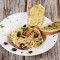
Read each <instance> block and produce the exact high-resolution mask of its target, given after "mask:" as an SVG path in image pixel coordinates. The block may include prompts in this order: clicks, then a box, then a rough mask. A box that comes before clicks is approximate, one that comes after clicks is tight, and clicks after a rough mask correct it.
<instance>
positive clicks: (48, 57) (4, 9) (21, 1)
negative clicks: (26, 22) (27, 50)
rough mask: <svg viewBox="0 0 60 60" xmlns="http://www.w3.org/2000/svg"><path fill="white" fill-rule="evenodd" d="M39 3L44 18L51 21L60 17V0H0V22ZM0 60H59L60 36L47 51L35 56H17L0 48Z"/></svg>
mask: <svg viewBox="0 0 60 60" xmlns="http://www.w3.org/2000/svg"><path fill="white" fill-rule="evenodd" d="M37 3H38V4H39V3H41V4H42V5H43V6H44V7H45V16H46V17H48V18H49V19H51V20H52V21H54V20H57V19H59V17H60V0H0V21H1V20H3V19H4V18H5V17H7V16H8V15H11V14H14V13H18V12H26V11H27V10H28V8H29V7H31V6H33V5H35V4H37ZM0 60H60V34H59V37H58V40H57V43H56V44H55V46H54V47H53V48H51V49H50V50H49V51H47V52H45V53H43V54H40V55H37V56H29V57H27V56H18V55H15V54H12V53H10V52H8V51H6V50H5V49H4V48H3V47H2V46H0Z"/></svg>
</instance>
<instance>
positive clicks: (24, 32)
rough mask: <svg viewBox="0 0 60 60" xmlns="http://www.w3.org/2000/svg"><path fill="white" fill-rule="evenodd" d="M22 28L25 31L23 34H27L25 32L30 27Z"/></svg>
mask: <svg viewBox="0 0 60 60" xmlns="http://www.w3.org/2000/svg"><path fill="white" fill-rule="evenodd" d="M22 29H23V33H22V34H23V35H25V32H26V31H28V30H29V27H22Z"/></svg>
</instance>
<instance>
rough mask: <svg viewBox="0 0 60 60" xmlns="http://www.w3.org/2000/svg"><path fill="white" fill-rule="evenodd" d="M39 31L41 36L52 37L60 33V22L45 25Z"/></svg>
mask: <svg viewBox="0 0 60 60" xmlns="http://www.w3.org/2000/svg"><path fill="white" fill-rule="evenodd" d="M40 30H41V33H42V34H43V35H52V34H55V33H57V32H60V20H58V21H55V22H52V23H48V24H45V25H43V26H42V27H41V28H40Z"/></svg>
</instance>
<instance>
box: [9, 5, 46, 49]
mask: <svg viewBox="0 0 60 60" xmlns="http://www.w3.org/2000/svg"><path fill="white" fill-rule="evenodd" d="M44 11H45V8H44V7H43V6H42V5H41V4H36V5H35V6H33V7H32V8H31V9H29V10H28V18H27V25H23V26H22V27H19V28H18V29H15V30H13V31H11V33H10V35H9V38H10V40H11V41H12V43H13V44H14V46H16V47H17V48H19V49H29V48H37V47H38V46H39V45H40V44H41V43H43V41H44V39H43V36H42V35H41V32H40V29H39V28H40V27H41V25H42V23H43V17H44Z"/></svg>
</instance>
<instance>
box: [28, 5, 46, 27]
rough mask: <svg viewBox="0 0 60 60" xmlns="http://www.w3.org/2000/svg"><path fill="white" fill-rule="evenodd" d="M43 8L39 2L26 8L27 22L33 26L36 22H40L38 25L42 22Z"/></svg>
mask: <svg viewBox="0 0 60 60" xmlns="http://www.w3.org/2000/svg"><path fill="white" fill-rule="evenodd" d="M44 11H45V8H44V7H43V6H42V5H41V4H36V5H35V6H33V7H31V8H30V9H29V10H28V18H27V24H28V25H30V26H35V25H36V23H38V22H40V24H38V26H39V27H40V26H41V25H42V24H43V19H44Z"/></svg>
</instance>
